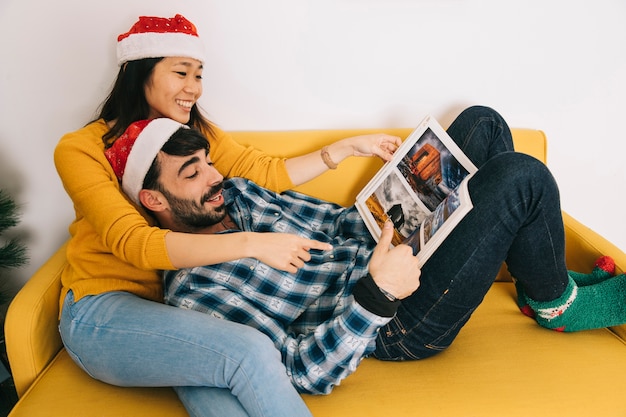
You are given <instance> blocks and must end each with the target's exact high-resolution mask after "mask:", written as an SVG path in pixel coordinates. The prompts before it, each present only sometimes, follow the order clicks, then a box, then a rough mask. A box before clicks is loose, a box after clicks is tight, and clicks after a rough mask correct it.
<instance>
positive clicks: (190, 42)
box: [117, 14, 205, 65]
mask: <svg viewBox="0 0 626 417" xmlns="http://www.w3.org/2000/svg"><path fill="white" fill-rule="evenodd" d="M170 56H182V57H187V58H194V59H197V60H198V61H200V62H204V59H205V51H204V45H203V44H202V41H201V40H200V37H199V36H198V31H197V30H196V27H195V25H194V24H193V23H191V22H190V21H189V20H187V19H185V17H183V16H182V15H179V14H177V15H176V16H174V17H172V18H169V19H168V18H165V17H154V16H140V17H139V20H138V21H137V22H136V23H135V24H134V25H133V27H131V28H130V30H129V31H128V32H126V33H122V34H121V35H119V36H118V37H117V63H118V64H119V65H122V64H124V63H125V62H127V61H134V60H136V59H143V58H161V57H170Z"/></svg>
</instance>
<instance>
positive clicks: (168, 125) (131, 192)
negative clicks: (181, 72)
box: [122, 118, 189, 205]
mask: <svg viewBox="0 0 626 417" xmlns="http://www.w3.org/2000/svg"><path fill="white" fill-rule="evenodd" d="M181 127H182V128H187V129H188V128H189V126H187V125H184V124H182V123H178V122H177V121H175V120H172V119H166V118H161V119H154V120H152V121H150V123H148V125H147V126H146V127H145V128H144V129H143V130H142V131H141V133H140V134H139V136H137V139H136V140H135V143H134V144H133V147H132V149H131V150H130V153H129V154H128V160H127V161H126V169H125V170H124V175H123V176H122V189H123V190H124V192H125V193H126V195H127V196H128V197H130V199H131V200H133V201H134V202H135V203H136V204H137V205H141V203H140V202H139V191H141V189H142V187H143V181H144V179H145V178H146V174H147V173H148V170H149V169H150V166H151V165H152V161H154V158H156V156H157V155H158V153H159V151H160V150H161V148H162V147H163V145H164V144H165V142H167V141H168V140H169V138H170V137H172V135H173V134H174V132H176V131H177V130H178V129H180V128H181Z"/></svg>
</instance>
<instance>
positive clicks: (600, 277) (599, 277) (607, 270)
mask: <svg viewBox="0 0 626 417" xmlns="http://www.w3.org/2000/svg"><path fill="white" fill-rule="evenodd" d="M567 272H568V274H569V276H570V277H571V278H572V279H573V280H574V282H575V283H576V285H578V286H579V287H584V286H587V285H592V284H597V283H599V282H602V281H604V280H606V279H608V278H611V277H612V276H614V275H615V261H614V260H613V258H611V257H610V256H602V257H600V258H598V260H597V261H596V262H595V263H594V265H593V270H592V271H591V273H589V274H583V273H582V272H575V271H567ZM514 282H515V289H516V290H517V306H518V307H519V309H520V311H521V312H522V313H524V314H525V315H527V316H528V317H532V318H535V312H534V311H533V309H532V308H531V307H530V305H529V304H528V300H527V298H526V293H525V292H524V289H523V288H522V285H521V284H520V283H519V282H518V281H517V280H515V279H514Z"/></svg>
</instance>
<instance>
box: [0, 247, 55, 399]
mask: <svg viewBox="0 0 626 417" xmlns="http://www.w3.org/2000/svg"><path fill="white" fill-rule="evenodd" d="M65 247H66V245H63V246H62V247H61V248H59V249H58V250H57V252H56V253H54V254H53V255H52V257H51V258H50V259H48V261H46V263H45V264H43V265H42V266H41V268H39V270H38V271H37V272H35V274H34V275H33V276H32V277H31V278H30V280H28V282H27V283H26V284H25V285H24V287H23V288H22V289H21V290H20V291H19V292H18V293H17V295H16V296H15V298H14V299H13V301H12V302H11V304H10V305H9V309H8V311H7V316H6V321H5V326H4V332H5V338H6V347H7V354H8V357H9V362H10V364H11V371H12V373H13V380H14V383H15V388H16V390H17V395H18V396H20V397H21V396H22V395H23V394H24V393H25V392H26V390H27V389H28V388H29V387H30V385H31V384H32V383H33V381H34V380H35V378H37V376H38V375H39V374H40V373H41V371H42V370H43V369H44V368H45V367H46V366H47V365H48V363H49V362H50V361H51V360H52V359H53V358H54V356H55V355H56V354H57V353H58V352H59V350H60V349H61V347H62V342H61V336H60V334H59V330H58V317H59V296H60V293H61V272H62V271H63V268H64V267H65V264H66V258H65Z"/></svg>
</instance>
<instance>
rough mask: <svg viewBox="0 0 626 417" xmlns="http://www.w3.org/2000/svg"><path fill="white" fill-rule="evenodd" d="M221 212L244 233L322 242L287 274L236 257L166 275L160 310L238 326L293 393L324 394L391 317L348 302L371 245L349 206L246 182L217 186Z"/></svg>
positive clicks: (369, 349)
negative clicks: (164, 306)
mask: <svg viewBox="0 0 626 417" xmlns="http://www.w3.org/2000/svg"><path fill="white" fill-rule="evenodd" d="M224 198H225V201H226V204H227V209H228V214H229V215H230V216H231V218H232V219H233V221H234V222H235V223H236V224H237V225H238V227H239V228H240V229H241V230H243V231H254V232H284V233H294V234H298V235H301V236H306V237H308V238H311V239H316V240H319V241H322V242H329V243H330V244H332V245H333V249H332V250H330V251H311V260H310V261H309V262H307V263H306V264H305V266H304V267H303V268H300V269H299V271H298V272H297V273H296V274H291V273H288V272H283V271H279V270H276V269H273V268H271V267H269V266H267V265H265V264H263V263H261V262H259V261H258V260H256V259H252V258H244V259H239V260H236V261H232V262H226V263H222V264H218V265H209V266H203V267H198V268H189V269H183V270H178V271H167V272H165V276H164V277H165V300H166V302H167V303H168V304H172V305H175V306H179V307H182V308H188V309H194V310H198V311H201V312H205V313H208V314H211V315H213V316H214V317H218V318H223V319H226V320H230V321H234V322H239V323H243V324H247V325H249V326H252V327H255V328H257V329H259V330H261V331H262V332H263V333H265V334H266V335H268V336H269V337H270V338H271V339H272V341H273V342H274V344H275V345H276V347H277V348H278V349H279V350H280V352H281V354H282V359H283V363H284V364H285V366H286V368H287V373H288V375H289V376H290V378H291V380H292V382H293V384H294V386H295V387H296V388H297V389H298V390H299V391H300V392H306V393H312V394H327V393H329V392H330V391H331V390H332V389H333V387H334V386H335V385H338V384H339V383H340V381H341V380H342V379H344V378H345V377H346V376H348V375H349V374H351V373H352V372H354V371H355V369H356V367H357V366H358V364H359V363H360V361H361V360H362V358H363V357H365V356H366V355H368V354H369V353H371V352H372V351H373V350H374V348H375V339H376V336H377V334H378V330H379V329H380V328H381V327H382V326H384V325H385V324H387V323H388V322H389V321H390V320H391V319H390V318H386V317H380V316H377V315H375V314H373V313H371V312H369V311H367V310H366V309H364V308H363V307H362V306H361V305H359V304H358V303H357V302H355V300H354V297H353V296H352V288H353V287H354V284H355V283H356V282H357V281H358V280H359V279H360V278H362V277H363V276H365V275H366V274H367V265H368V262H369V258H370V255H371V253H372V250H373V248H374V246H375V242H374V240H373V239H372V237H371V235H370V234H369V232H368V230H367V227H366V226H365V224H364V223H363V221H362V220H361V217H360V215H359V214H358V212H357V210H356V209H355V208H354V207H351V208H343V207H340V206H338V205H335V204H331V203H328V202H325V201H321V200H318V199H315V198H312V197H309V196H306V195H303V194H299V193H296V192H292V191H289V192H286V193H283V194H277V193H274V192H271V191H269V190H266V189H264V188H262V187H259V186H258V185H256V184H254V183H253V182H250V181H248V180H245V179H241V178H235V179H231V180H227V181H225V182H224Z"/></svg>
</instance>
